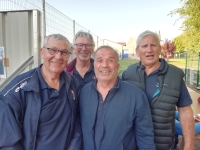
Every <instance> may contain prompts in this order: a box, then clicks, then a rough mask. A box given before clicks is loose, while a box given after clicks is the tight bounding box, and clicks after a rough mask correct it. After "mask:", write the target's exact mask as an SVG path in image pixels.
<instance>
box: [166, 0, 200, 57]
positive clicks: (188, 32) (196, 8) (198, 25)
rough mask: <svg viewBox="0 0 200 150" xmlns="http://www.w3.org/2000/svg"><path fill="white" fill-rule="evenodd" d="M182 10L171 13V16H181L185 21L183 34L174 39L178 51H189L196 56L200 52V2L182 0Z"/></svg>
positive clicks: (196, 0) (197, 0)
mask: <svg viewBox="0 0 200 150" xmlns="http://www.w3.org/2000/svg"><path fill="white" fill-rule="evenodd" d="M180 3H181V4H182V7H181V8H178V9H176V10H174V11H171V12H170V15H174V14H179V16H180V19H181V20H183V24H182V29H183V34H182V35H180V36H178V37H176V38H175V39H174V43H175V46H176V48H177V51H180V52H181V51H183V49H184V50H187V51H188V52H189V53H192V54H195V53H197V52H200V1H199V0H180Z"/></svg>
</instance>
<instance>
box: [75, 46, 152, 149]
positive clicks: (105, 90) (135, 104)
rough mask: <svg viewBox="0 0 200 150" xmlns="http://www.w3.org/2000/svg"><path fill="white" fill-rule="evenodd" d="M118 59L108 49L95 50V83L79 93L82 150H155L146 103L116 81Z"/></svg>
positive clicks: (140, 95) (135, 91)
mask: <svg viewBox="0 0 200 150" xmlns="http://www.w3.org/2000/svg"><path fill="white" fill-rule="evenodd" d="M118 69H119V57H118V54H117V52H116V51H115V50H114V49H113V48H112V47H110V46H101V47H99V48H98V49H97V50H96V53H95V57H94V70H95V75H96V78H97V80H96V81H93V82H91V83H88V84H87V85H85V86H84V87H83V88H82V89H81V93H80V99H79V104H80V121H81V129H82V137H83V147H82V149H83V150H136V149H137V147H138V148H139V150H155V145H154V133H153V124H152V118H151V112H150V108H149V104H148V100H147V98H146V96H145V94H144V92H142V90H140V89H139V88H137V87H136V86H133V85H131V84H129V83H126V82H123V81H122V80H121V79H120V78H118V77H117V74H118Z"/></svg>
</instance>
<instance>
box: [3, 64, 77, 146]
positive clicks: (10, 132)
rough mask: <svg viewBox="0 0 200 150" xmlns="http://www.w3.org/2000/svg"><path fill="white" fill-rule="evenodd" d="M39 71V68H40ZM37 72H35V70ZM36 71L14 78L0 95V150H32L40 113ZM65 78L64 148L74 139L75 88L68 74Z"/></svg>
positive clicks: (73, 80)
mask: <svg viewBox="0 0 200 150" xmlns="http://www.w3.org/2000/svg"><path fill="white" fill-rule="evenodd" d="M39 67H40V66H39ZM36 69H37V68H36ZM36 69H32V70H30V71H28V72H26V73H24V74H21V75H19V76H17V77H16V78H15V79H14V80H13V81H12V82H11V83H10V84H9V85H8V86H7V87H6V88H5V89H4V90H3V91H1V94H2V95H1V97H0V149H1V148H2V147H7V148H6V150H15V149H16V150H21V149H26V150H34V149H35V144H36V140H37V137H36V136H37V130H38V121H39V118H40V112H41V98H40V85H39V81H38V75H37V72H36ZM62 73H63V74H65V75H64V77H65V81H66V82H67V83H66V84H65V86H66V87H65V88H66V89H67V91H66V92H67V93H68V94H67V95H68V100H69V104H70V107H71V109H70V111H72V113H71V114H72V116H71V119H70V120H69V122H68V123H69V124H70V129H69V133H68V135H67V137H68V139H69V140H67V141H66V142H67V143H66V145H68V146H69V144H70V141H71V139H72V136H73V130H74V124H75V119H74V118H75V117H76V109H77V98H76V95H77V93H76V92H77V85H76V83H75V79H74V78H73V77H72V76H71V75H70V74H68V73H65V72H64V71H63V72H62Z"/></svg>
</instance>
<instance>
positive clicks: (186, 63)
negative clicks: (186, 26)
mask: <svg viewBox="0 0 200 150" xmlns="http://www.w3.org/2000/svg"><path fill="white" fill-rule="evenodd" d="M185 61H186V62H185V74H184V75H185V77H184V78H185V82H186V76H187V65H188V53H187V51H186V59H185Z"/></svg>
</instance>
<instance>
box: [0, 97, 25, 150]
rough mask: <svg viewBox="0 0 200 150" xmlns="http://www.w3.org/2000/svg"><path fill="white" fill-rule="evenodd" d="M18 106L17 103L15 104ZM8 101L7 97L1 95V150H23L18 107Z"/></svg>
mask: <svg viewBox="0 0 200 150" xmlns="http://www.w3.org/2000/svg"><path fill="white" fill-rule="evenodd" d="M15 104H16V103H15ZM15 104H14V103H10V102H9V101H7V99H6V97H4V96H1V95H0V133H1V134H0V149H1V150H23V148H22V145H21V143H20V139H21V138H22V133H21V129H20V128H21V127H20V126H21V125H20V124H21V122H20V120H18V121H17V119H19V113H18V112H19V109H17V105H15Z"/></svg>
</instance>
